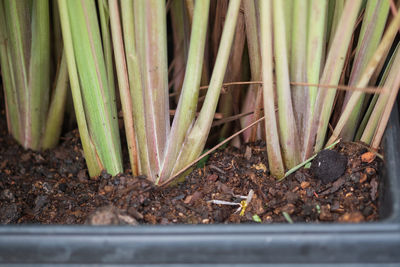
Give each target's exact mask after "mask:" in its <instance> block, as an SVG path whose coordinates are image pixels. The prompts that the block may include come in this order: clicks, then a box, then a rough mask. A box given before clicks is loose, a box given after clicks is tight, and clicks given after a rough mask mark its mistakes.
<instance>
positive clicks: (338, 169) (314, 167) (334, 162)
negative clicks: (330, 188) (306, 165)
mask: <svg viewBox="0 0 400 267" xmlns="http://www.w3.org/2000/svg"><path fill="white" fill-rule="evenodd" d="M346 166H347V157H346V156H345V155H342V154H340V153H339V152H336V151H334V150H329V149H324V150H322V151H321V152H319V153H318V155H317V156H316V157H315V159H314V160H313V162H312V164H311V171H312V173H313V174H314V177H315V178H317V179H319V180H321V181H322V182H323V183H324V184H327V183H330V182H334V181H336V180H337V179H338V178H339V177H340V176H342V175H343V174H344V172H345V170H346Z"/></svg>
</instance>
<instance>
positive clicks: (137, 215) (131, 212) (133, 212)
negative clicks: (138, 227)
mask: <svg viewBox="0 0 400 267" xmlns="http://www.w3.org/2000/svg"><path fill="white" fill-rule="evenodd" d="M127 212H128V214H129V215H131V216H133V217H134V218H135V219H137V220H142V219H143V214H141V213H140V212H138V211H137V210H136V209H135V208H134V207H130V208H128V210H127Z"/></svg>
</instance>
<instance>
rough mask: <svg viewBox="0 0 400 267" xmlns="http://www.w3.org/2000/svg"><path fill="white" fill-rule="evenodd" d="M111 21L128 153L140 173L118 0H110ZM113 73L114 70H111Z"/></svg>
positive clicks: (136, 172)
mask: <svg viewBox="0 0 400 267" xmlns="http://www.w3.org/2000/svg"><path fill="white" fill-rule="evenodd" d="M109 8H110V21H111V31H112V42H113V45H114V56H115V65H116V69H117V77H118V85H119V94H120V97H121V104H122V112H123V114H124V115H123V117H124V126H125V134H126V140H127V144H128V153H129V159H130V163H131V169H132V174H133V175H135V176H136V175H138V174H139V167H138V158H137V157H138V156H137V148H136V137H135V130H134V127H133V111H132V98H131V94H130V88H129V78H128V70H127V65H126V60H125V51H124V42H123V37H122V30H121V21H120V16H119V7H118V2H117V0H109ZM111 73H112V72H111Z"/></svg>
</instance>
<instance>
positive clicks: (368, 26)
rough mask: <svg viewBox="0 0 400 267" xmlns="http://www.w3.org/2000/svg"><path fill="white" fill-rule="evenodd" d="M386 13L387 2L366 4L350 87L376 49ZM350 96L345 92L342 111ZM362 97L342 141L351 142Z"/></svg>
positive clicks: (357, 120) (384, 0)
mask: <svg viewBox="0 0 400 267" xmlns="http://www.w3.org/2000/svg"><path fill="white" fill-rule="evenodd" d="M388 12H389V0H383V1H368V2H367V8H366V11H365V15H364V19H363V23H362V27H361V32H360V37H359V39H358V45H357V50H356V56H355V59H354V63H353V66H352V70H351V75H350V80H349V85H350V86H354V85H355V84H356V83H357V81H358V80H359V79H360V76H361V74H362V72H363V71H364V69H365V67H366V66H367V64H368V62H369V60H370V59H371V57H372V55H373V53H374V52H375V50H376V48H377V47H378V45H379V41H380V40H381V37H382V34H383V30H384V27H385V24H386V20H387V16H388ZM352 94H353V92H352V91H348V92H346V97H345V100H344V103H343V110H344V107H345V105H346V104H347V102H348V101H349V99H350V97H351V95H352ZM364 97H365V94H362V95H361V96H360V99H359V100H358V102H357V105H356V106H355V108H354V109H353V112H352V113H351V115H350V117H349V119H348V121H347V123H346V125H345V126H344V128H343V130H342V133H341V137H342V138H343V140H344V141H350V140H353V137H354V133H355V132H356V130H357V127H355V126H356V125H358V122H359V118H360V115H361V107H362V104H363V102H364Z"/></svg>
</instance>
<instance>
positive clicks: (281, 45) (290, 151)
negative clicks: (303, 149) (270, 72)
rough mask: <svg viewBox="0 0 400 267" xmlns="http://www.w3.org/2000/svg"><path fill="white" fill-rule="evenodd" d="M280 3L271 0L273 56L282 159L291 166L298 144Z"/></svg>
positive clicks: (296, 160)
mask: <svg viewBox="0 0 400 267" xmlns="http://www.w3.org/2000/svg"><path fill="white" fill-rule="evenodd" d="M282 4H283V2H282V1H281V0H274V1H273V29H274V56H275V72H276V89H277V93H278V116H279V123H278V124H279V134H280V135H279V137H280V141H281V146H282V155H283V160H284V162H285V165H286V167H287V168H292V167H293V166H296V165H297V164H298V163H299V161H300V150H299V148H300V146H299V135H298V132H297V127H296V122H295V118H294V113H293V106H292V98H291V92H290V81H289V69H288V54H287V49H286V47H287V46H286V37H285V35H284V34H282V33H284V32H285V21H284V20H283V18H284V16H283V5H282Z"/></svg>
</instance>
